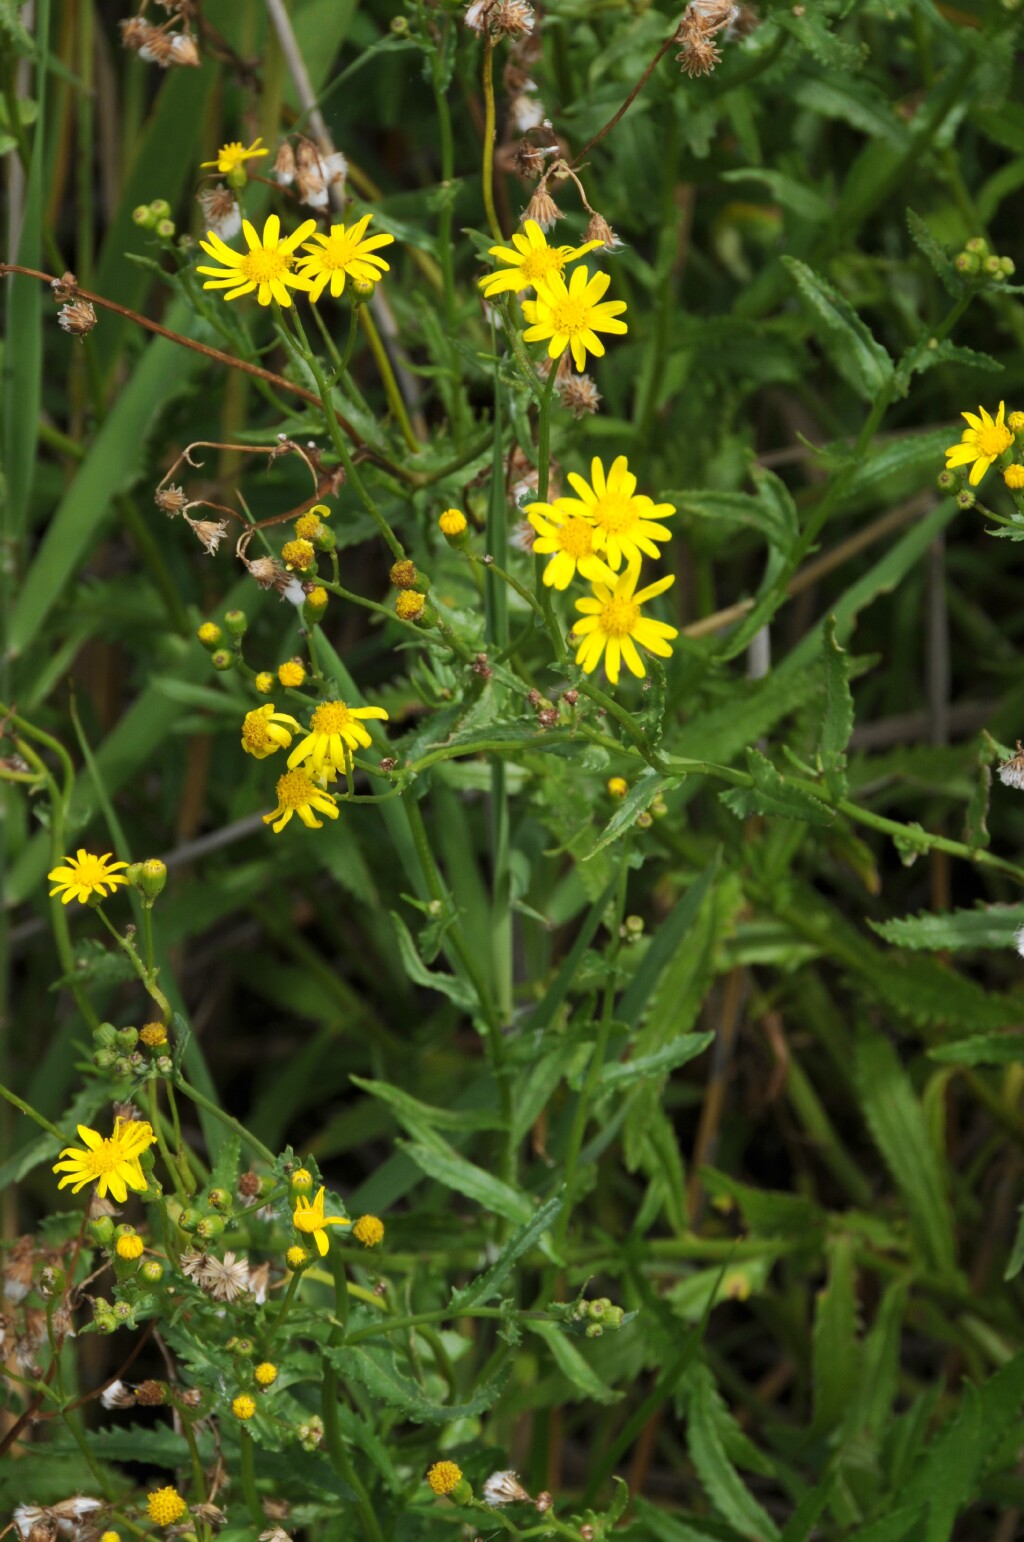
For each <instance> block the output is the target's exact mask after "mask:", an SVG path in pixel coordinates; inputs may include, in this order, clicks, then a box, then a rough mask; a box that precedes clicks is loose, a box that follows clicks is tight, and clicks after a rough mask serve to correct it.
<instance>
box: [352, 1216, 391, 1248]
mask: <svg viewBox="0 0 1024 1542" xmlns="http://www.w3.org/2000/svg"><path fill="white" fill-rule="evenodd" d="M352 1235H353V1237H355V1239H356V1241H357V1242H361V1243H362V1244H363V1247H364V1248H375V1247H377V1246H378V1245H379V1244H380V1243H381V1242H383V1241H384V1222H383V1221H382V1220H381V1219H380V1217H379V1216H376V1215H361V1216H360V1217H359V1219H358V1221H357V1222H356V1224H355V1225H354V1226H353V1228H352Z"/></svg>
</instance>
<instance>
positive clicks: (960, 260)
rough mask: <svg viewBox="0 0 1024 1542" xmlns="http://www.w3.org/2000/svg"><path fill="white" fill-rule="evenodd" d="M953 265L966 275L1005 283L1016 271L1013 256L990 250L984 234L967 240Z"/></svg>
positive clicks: (954, 259)
mask: <svg viewBox="0 0 1024 1542" xmlns="http://www.w3.org/2000/svg"><path fill="white" fill-rule="evenodd" d="M953 266H954V267H955V268H956V271H957V272H958V273H962V274H964V275H965V277H971V278H977V279H989V280H991V281H992V282H993V283H996V284H1003V283H1005V282H1006V280H1007V279H1008V278H1012V277H1013V275H1014V273H1015V271H1016V266H1015V264H1014V261H1013V258H1012V257H997V256H996V254H995V253H994V252H990V251H989V248H988V242H987V241H986V240H985V238H984V237H983V236H972V238H971V239H970V241H965V242H964V247H963V251H961V252H957V254H956V256H955V257H954V258H953Z"/></svg>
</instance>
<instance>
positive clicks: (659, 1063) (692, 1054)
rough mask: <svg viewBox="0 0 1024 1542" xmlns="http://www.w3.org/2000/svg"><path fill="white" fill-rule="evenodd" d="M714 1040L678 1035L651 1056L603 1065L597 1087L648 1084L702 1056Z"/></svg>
mask: <svg viewBox="0 0 1024 1542" xmlns="http://www.w3.org/2000/svg"><path fill="white" fill-rule="evenodd" d="M714 1037H715V1035H714V1032H713V1031H712V1032H709V1033H682V1034H680V1035H679V1037H678V1038H677V1039H672V1040H670V1042H669V1043H668V1044H665V1045H663V1046H662V1047H661V1049H658V1050H655V1051H654V1053H653V1054H651V1055H638V1056H637V1058H636V1059H635V1060H621V1061H616V1062H614V1063H613V1064H611V1065H606V1066H605V1067H604V1068H603V1069H602V1071H601V1077H600V1085H601V1086H602V1087H630V1086H632V1085H633V1084H634V1083H639V1082H646V1081H650V1080H651V1078H652V1077H659V1078H660V1077H662V1076H664V1075H665V1074H666V1073H667V1072H669V1071H674V1070H677V1069H678V1067H679V1066H681V1065H686V1063H687V1061H688V1060H694V1059H696V1057H697V1056H698V1055H702V1054H703V1053H704V1051H705V1050H706V1049H707V1047H708V1045H709V1044H710V1043H712V1041H713V1040H714Z"/></svg>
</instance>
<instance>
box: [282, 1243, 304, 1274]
mask: <svg viewBox="0 0 1024 1542" xmlns="http://www.w3.org/2000/svg"><path fill="white" fill-rule="evenodd" d="M284 1261H285V1263H286V1264H287V1265H288V1267H289V1269H292V1270H295V1269H302V1268H304V1267H305V1265H306V1264H308V1263H309V1254H308V1253H307V1252H306V1249H305V1248H300V1247H299V1246H298V1244H297V1243H296V1245H295V1247H290V1248H289V1249H288V1251H287V1253H286V1254H285V1255H284Z"/></svg>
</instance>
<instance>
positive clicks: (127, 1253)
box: [114, 1232, 145, 1262]
mask: <svg viewBox="0 0 1024 1542" xmlns="http://www.w3.org/2000/svg"><path fill="white" fill-rule="evenodd" d="M144 1250H145V1244H144V1243H143V1241H142V1238H141V1237H140V1236H139V1234H138V1232H129V1233H128V1234H127V1235H126V1236H124V1237H118V1239H117V1242H116V1243H115V1244H114V1252H115V1253H116V1254H117V1256H118V1258H123V1259H125V1260H126V1261H127V1262H131V1260H132V1259H134V1258H141V1257H142V1254H143V1252H144Z"/></svg>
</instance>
